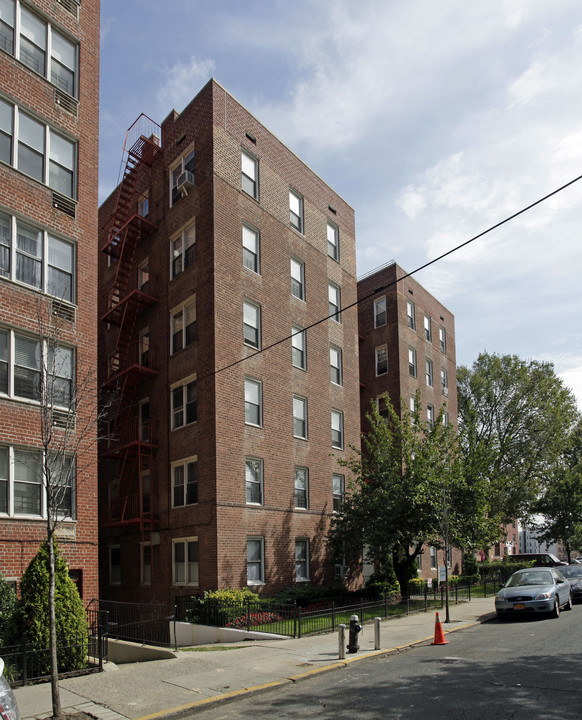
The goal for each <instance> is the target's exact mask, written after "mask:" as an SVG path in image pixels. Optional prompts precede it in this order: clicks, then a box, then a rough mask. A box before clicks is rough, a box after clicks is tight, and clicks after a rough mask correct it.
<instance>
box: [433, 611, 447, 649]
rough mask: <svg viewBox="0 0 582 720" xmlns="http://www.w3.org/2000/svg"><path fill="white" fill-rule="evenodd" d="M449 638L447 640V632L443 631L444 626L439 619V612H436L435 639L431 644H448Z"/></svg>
mask: <svg viewBox="0 0 582 720" xmlns="http://www.w3.org/2000/svg"><path fill="white" fill-rule="evenodd" d="M448 642H449V641H448V640H445V634H444V632H443V626H442V625H441V621H440V620H439V614H438V613H437V614H436V621H435V624H434V640H433V641H432V642H431V645H447V644H448Z"/></svg>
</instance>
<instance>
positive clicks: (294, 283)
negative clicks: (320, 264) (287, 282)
mask: <svg viewBox="0 0 582 720" xmlns="http://www.w3.org/2000/svg"><path fill="white" fill-rule="evenodd" d="M291 295H293V296H294V297H296V298H299V300H305V264H304V263H302V262H301V260H296V259H295V258H291Z"/></svg>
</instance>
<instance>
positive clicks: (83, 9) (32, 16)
mask: <svg viewBox="0 0 582 720" xmlns="http://www.w3.org/2000/svg"><path fill="white" fill-rule="evenodd" d="M98 84H99V3H98V2H87V3H85V2H84V3H83V4H81V3H80V2H77V1H76V0H54V1H52V2H48V1H47V0H30V1H27V2H21V0H2V2H1V3H0V571H1V572H2V574H3V575H4V577H5V578H6V579H8V580H10V581H13V582H14V583H18V581H19V580H20V578H21V577H22V573H23V572H24V570H25V569H26V567H27V565H28V563H29V562H30V560H31V558H32V557H33V556H34V555H35V554H36V552H37V551H38V548H39V545H40V543H41V542H42V541H43V540H45V539H46V525H45V518H46V514H47V508H46V497H45V493H44V492H43V484H42V470H41V468H42V460H43V457H42V452H41V443H40V413H39V398H40V390H39V387H40V385H39V382H40V381H39V378H40V375H41V362H42V358H43V357H44V358H47V357H48V358H49V361H50V359H51V358H50V351H49V349H48V347H47V343H46V342H45V341H43V339H42V338H41V335H42V333H41V332H40V330H39V310H38V308H39V307H40V306H42V308H44V311H46V313H47V317H50V318H52V319H53V320H54V321H55V322H58V323H59V324H60V326H61V327H60V329H59V331H58V332H59V342H60V343H61V344H62V346H63V347H61V349H60V350H59V362H58V364H57V363H56V362H55V367H57V370H56V375H57V380H56V386H57V387H58V393H57V395H58V397H57V400H56V401H55V407H54V412H53V426H54V437H55V441H56V442H61V441H62V438H63V434H64V432H65V430H64V429H63V427H62V424H63V417H64V416H63V412H65V411H66V410H67V407H68V408H70V407H71V405H70V400H71V397H72V396H73V392H74V385H75V382H76V381H77V380H78V378H79V376H81V375H83V374H84V373H86V372H87V371H90V370H91V368H94V367H95V366H96V362H97V348H96V343H95V338H96V333H97V318H96V313H95V308H96V305H97V179H98V178H97V166H98V103H99V98H98ZM44 337H46V334H45V335H44ZM89 392H90V393H91V395H92V396H93V397H91V396H87V394H86V393H85V397H84V401H85V402H88V403H89V404H91V403H92V404H93V405H95V403H96V401H97V393H96V390H95V391H89ZM55 397H56V396H55ZM88 417H89V415H88V414H87V413H85V411H84V410H83V408H82V407H79V406H78V407H77V417H76V429H75V431H74V433H73V442H72V443H70V444H68V445H67V447H72V445H73V444H74V443H75V442H76V440H75V438H78V437H82V438H84V439H83V441H82V443H81V447H80V448H79V450H80V455H82V459H81V458H77V459H76V458H75V456H74V455H73V454H72V453H71V459H70V462H71V463H72V465H73V466H74V467H75V468H76V470H77V472H76V477H75V478H73V479H72V481H71V484H70V487H67V489H66V491H65V492H64V493H63V496H62V499H61V503H60V508H59V509H60V516H61V519H62V520H63V522H62V524H61V527H60V529H59V531H58V533H57V537H58V540H59V545H60V549H61V551H62V553H63V554H64V556H65V557H66V559H67V562H68V564H69V571H70V574H71V575H72V577H73V579H74V580H75V581H76V582H77V586H78V588H79V590H80V592H81V595H82V597H83V599H84V600H86V601H87V600H90V599H91V598H94V597H97V594H98V584H97V540H98V533H97V450H96V447H95V443H96V440H97V428H96V426H95V427H90V430H89V432H88V433H87V432H86V431H83V430H82V428H83V427H84V425H85V424H86V422H87V419H88ZM79 433H80V434H79Z"/></svg>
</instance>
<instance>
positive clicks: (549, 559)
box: [504, 553, 568, 567]
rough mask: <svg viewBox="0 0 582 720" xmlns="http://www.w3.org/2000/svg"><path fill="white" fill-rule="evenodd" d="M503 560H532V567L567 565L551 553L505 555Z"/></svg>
mask: <svg viewBox="0 0 582 720" xmlns="http://www.w3.org/2000/svg"><path fill="white" fill-rule="evenodd" d="M504 560H507V561H510V562H529V561H530V560H534V561H535V562H534V567H558V566H559V565H567V564H568V563H566V562H564V561H563V560H560V559H559V558H557V557H556V556H555V555H552V553H519V554H518V555H507V556H506V557H505V558H504Z"/></svg>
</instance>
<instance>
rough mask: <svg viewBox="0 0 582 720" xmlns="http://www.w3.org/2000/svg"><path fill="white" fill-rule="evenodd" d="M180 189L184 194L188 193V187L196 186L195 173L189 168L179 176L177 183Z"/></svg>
mask: <svg viewBox="0 0 582 720" xmlns="http://www.w3.org/2000/svg"><path fill="white" fill-rule="evenodd" d="M176 186H177V188H178V190H179V191H180V192H181V193H182V195H188V189H189V188H191V187H194V174H193V173H191V172H190V171H189V170H185V171H184V172H183V173H182V174H181V175H180V176H179V177H178V182H177V183H176Z"/></svg>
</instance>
